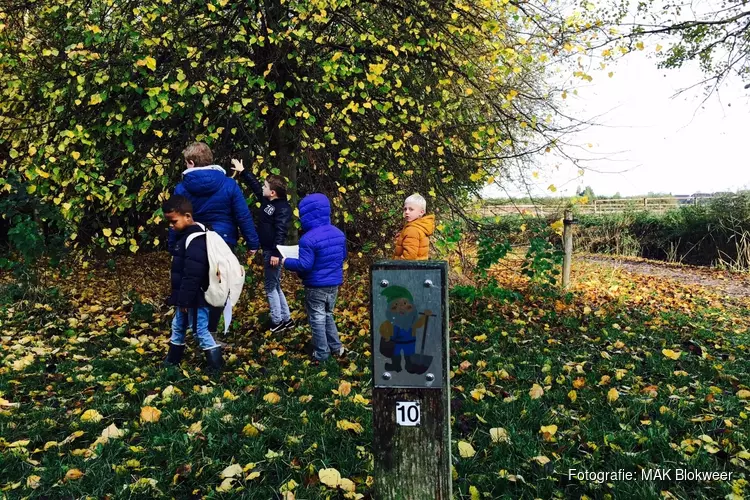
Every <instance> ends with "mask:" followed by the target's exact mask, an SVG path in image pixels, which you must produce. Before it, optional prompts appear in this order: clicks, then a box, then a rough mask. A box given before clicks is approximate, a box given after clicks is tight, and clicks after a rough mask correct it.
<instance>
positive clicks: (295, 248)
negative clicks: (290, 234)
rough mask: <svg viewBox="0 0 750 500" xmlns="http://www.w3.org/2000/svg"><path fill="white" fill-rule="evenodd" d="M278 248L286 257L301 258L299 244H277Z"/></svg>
mask: <svg viewBox="0 0 750 500" xmlns="http://www.w3.org/2000/svg"><path fill="white" fill-rule="evenodd" d="M276 248H277V249H278V250H279V253H280V254H281V256H282V257H284V258H285V259H299V245H291V246H285V245H276Z"/></svg>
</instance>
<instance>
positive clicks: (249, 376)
mask: <svg viewBox="0 0 750 500" xmlns="http://www.w3.org/2000/svg"><path fill="white" fill-rule="evenodd" d="M134 264H139V265H134ZM164 264H165V262H164V257H163V256H158V255H157V256H147V257H146V260H145V261H134V260H127V261H122V262H119V263H118V265H117V266H116V268H115V269H114V270H112V269H106V268H101V269H87V270H79V271H78V272H77V273H75V274H74V275H73V276H71V277H68V278H65V279H63V278H56V277H55V275H54V271H53V270H50V271H49V275H48V276H47V281H46V282H49V283H50V284H51V285H53V286H55V287H57V288H59V290H60V292H61V293H62V294H64V296H65V297H66V302H65V307H63V308H62V309H56V308H53V307H51V306H49V304H44V303H41V302H33V301H26V302H24V301H20V302H19V301H15V302H12V301H10V300H6V301H5V302H3V301H0V303H2V305H0V328H2V332H3V333H2V336H1V339H2V340H1V344H0V348H1V349H2V351H1V352H2V365H1V367H0V393H1V394H0V398H1V399H0V403H1V404H2V408H0V436H2V437H1V438H0V470H1V471H2V474H1V475H0V490H1V491H2V493H1V495H5V497H7V498H154V497H174V498H238V497H240V496H241V497H242V498H258V499H268V498H281V497H282V495H286V498H291V497H292V496H293V497H296V498H311V499H312V498H344V497H345V496H346V495H348V496H347V498H362V497H363V496H369V495H370V494H372V490H371V488H370V485H371V483H372V478H371V474H372V450H371V445H370V443H371V441H372V431H371V407H370V405H369V399H370V398H371V372H370V368H369V366H370V359H369V350H370V346H369V318H368V314H369V313H368V307H367V306H368V304H367V302H366V300H367V294H366V287H367V285H366V280H359V281H357V280H355V279H354V277H353V276H350V279H349V280H348V281H347V283H348V284H347V286H346V287H345V289H344V290H342V293H340V299H339V300H340V302H339V304H338V319H339V328H340V331H341V332H342V337H343V340H344V343H345V344H346V345H347V346H348V347H349V348H350V349H352V351H353V352H352V354H351V355H350V356H349V358H348V359H346V360H345V361H342V362H336V361H333V360H331V361H329V362H327V363H325V364H324V365H322V366H320V367H313V366H311V365H310V364H309V363H308V362H307V361H306V359H305V358H304V356H303V355H302V354H301V352H300V347H301V346H302V344H303V342H304V341H306V339H307V337H308V333H307V327H306V326H298V327H297V328H296V329H295V331H294V332H292V333H291V334H281V335H278V336H272V335H268V334H264V333H261V331H260V330H261V329H260V328H259V322H260V321H262V319H263V317H264V314H265V306H264V304H263V297H262V293H250V294H249V295H248V297H247V300H246V301H245V302H243V304H244V310H241V311H240V313H239V315H238V320H237V324H236V325H235V327H236V328H238V329H239V330H240V331H241V332H242V333H241V334H240V335H239V336H238V339H239V340H238V343H237V345H236V346H235V348H234V349H232V352H231V353H230V356H228V361H229V365H228V369H227V371H226V372H225V373H224V375H223V376H222V377H221V379H218V380H217V379H213V378H210V377H208V376H206V375H205V374H204V373H203V372H202V371H201V369H200V365H201V360H200V359H199V356H198V355H197V354H199V353H197V352H196V351H197V349H195V348H194V347H192V346H191V347H190V348H189V349H190V351H189V353H188V355H187V357H186V360H185V361H184V362H183V364H182V366H181V367H180V368H179V369H175V370H171V371H165V370H163V369H161V368H160V366H159V364H160V362H161V360H162V359H163V357H164V355H165V343H166V340H167V335H168V333H167V332H168V322H169V312H168V310H167V309H166V308H164V307H162V306H161V305H160V298H161V297H163V296H164V295H163V294H164V292H165V290H164V289H163V285H165V284H166V283H162V281H161V280H159V279H155V276H153V275H151V274H149V273H153V269H164V270H165V271H164V273H162V274H164V276H166V274H165V273H166V269H168V267H163V266H164ZM512 267H513V266H508V268H512ZM149 270H151V271H149ZM254 272H257V269H256V270H255V271H254ZM496 277H497V279H498V280H499V281H500V283H501V284H502V285H503V286H505V287H507V288H509V289H513V290H517V291H518V292H520V293H521V294H522V296H523V299H522V300H520V301H515V302H511V303H497V302H486V301H473V302H471V303H460V302H456V301H454V302H453V303H452V304H451V314H452V318H451V319H452V330H451V345H452V349H451V365H452V375H453V376H452V381H451V384H452V389H453V391H452V417H453V422H452V433H453V441H454V442H453V463H454V469H455V470H454V492H455V496H456V498H471V497H472V494H473V495H474V496H476V495H479V497H480V498H493V499H494V498H555V497H557V498H582V497H584V496H585V497H589V498H664V497H667V498H687V497H692V498H721V497H725V496H727V495H736V496H735V497H734V498H741V497H742V495H744V494H746V493H747V491H748V490H747V487H746V484H747V483H746V482H745V480H746V479H747V475H748V468H749V467H750V454H748V451H747V450H748V449H750V437H748V436H749V435H750V422H749V420H750V400H748V399H741V398H743V397H745V393H743V392H742V391H744V390H747V389H748V387H747V384H748V383H749V382H748V381H750V361H748V346H749V345H750V335H748V330H747V325H748V322H750V316H749V313H748V309H747V307H746V305H747V304H737V303H732V302H728V301H726V300H724V299H723V298H722V297H719V296H716V295H714V294H712V293H711V292H709V291H705V290H702V289H697V288H688V287H686V286H682V285H678V284H675V283H670V282H666V281H664V280H657V279H649V278H645V277H638V276H634V275H628V274H626V273H623V272H620V271H613V270H610V269H606V270H605V269H602V268H599V267H596V266H595V265H585V266H579V267H577V268H576V269H575V274H574V279H575V283H576V286H575V288H574V290H573V291H572V293H571V294H570V295H568V296H566V297H555V296H553V297H544V296H543V295H541V294H539V293H537V291H536V290H534V289H533V288H530V287H529V285H528V283H526V282H525V281H524V280H522V279H520V278H519V277H518V276H517V275H515V274H514V273H512V272H510V271H508V270H503V269H499V270H498V271H497V274H496ZM290 281H291V280H290ZM362 282H364V284H362ZM116 283H121V284H126V286H119V285H118V286H113V284H116ZM0 295H2V294H0ZM293 295H294V294H292V293H290V294H288V297H290V298H291V297H292V296H293ZM40 297H43V296H42V295H40ZM54 297H59V295H54ZM12 298H13V299H17V298H18V294H15V293H14V295H12ZM55 300H60V299H55ZM298 300H299V299H298V298H295V299H293V300H292V307H293V309H294V310H297V311H300V310H301V304H300V303H299V302H298ZM55 304H56V305H57V303H55ZM45 306H48V307H45ZM59 311H64V313H61V312H59ZM678 352H679V357H678V358H677V359H672V358H671V357H668V356H667V354H669V355H671V356H672V357H675V356H676V353H678ZM665 353H666V354H665ZM342 382H344V383H342ZM347 383H348V384H351V388H350V389H349V387H348V384H347ZM534 384H537V385H539V386H540V387H541V388H542V389H543V391H544V393H543V395H542V396H541V397H538V398H533V397H532V395H530V390H531V389H532V386H533V385H534ZM612 389H614V390H615V391H616V393H617V396H618V397H617V399H614V398H613V397H612V392H611V390H612ZM571 391H575V396H573V393H572V392H571ZM274 395H276V396H278V401H277V399H276V397H274ZM608 395H609V398H608ZM748 396H750V394H748ZM143 407H152V408H156V409H158V410H159V411H160V412H161V414H160V418H159V419H158V421H156V422H146V421H143V420H142V418H141V412H142V408H143ZM88 410H96V412H97V415H99V416H100V417H101V419H100V420H99V418H98V417H97V416H95V417H94V418H93V419H89V417H90V416H91V415H92V412H88V413H87V411H88ZM82 417H83V418H82ZM341 421H348V422H351V423H355V424H356V423H359V424H361V432H358V431H359V429H357V428H356V426H355V430H341V429H340V426H338V425H337V423H338V422H341ZM112 424H114V425H115V427H116V428H117V429H118V430H119V431H122V433H123V434H122V436H120V437H111V438H110V439H108V440H107V441H106V442H105V443H101V440H100V442H99V443H97V438H100V436H101V435H102V432H103V431H104V430H105V429H106V428H108V427H109V426H110V425H112ZM552 425H554V426H556V430H555V432H554V433H551V432H550V428H549V427H547V426H552ZM543 426H544V427H545V428H546V429H547V434H544V433H543V432H540V431H541V428H542V427H543ZM493 428H503V429H505V430H506V431H507V435H508V438H509V439H508V442H497V443H496V442H493V439H492V437H491V433H490V430H491V429H493ZM459 441H465V442H467V443H469V444H470V445H471V446H472V447H473V449H474V450H476V454H475V455H473V456H471V457H461V456H460V455H459V452H458V449H457V443H458V442H459ZM547 460H548V461H547ZM233 464H239V465H240V466H241V468H242V469H244V470H243V471H241V472H238V470H237V469H236V468H235V469H230V470H229V471H228V472H225V475H230V476H231V477H229V478H223V477H221V475H222V472H224V471H226V470H227V469H228V467H230V466H232V465H233ZM679 467H684V468H688V469H697V470H700V471H709V472H710V471H728V472H732V473H733V476H732V478H733V480H732V481H725V482H721V481H714V482H687V481H684V482H678V481H675V480H672V481H611V482H608V483H596V482H591V481H580V480H578V479H576V478H575V477H572V478H569V475H568V470H569V469H577V470H579V471H591V472H600V471H616V470H618V469H625V470H627V471H637V472H639V471H640V470H641V469H644V470H648V469H654V468H660V469H665V468H673V469H674V468H679ZM324 468H335V469H337V470H338V471H339V472H340V473H341V476H342V477H344V478H349V479H351V480H352V481H353V483H354V485H355V491H354V492H345V491H343V490H341V489H336V488H331V487H329V486H326V485H325V484H322V483H321V482H320V480H319V475H318V473H319V471H320V470H321V469H324ZM71 471H73V472H71ZM76 471H79V472H80V473H82V475H81V476H80V477H79V475H78V473H77V472H76ZM222 484H223V485H224V487H223V488H222ZM222 489H226V490H227V491H221V490H222ZM290 492H291V496H290ZM669 495H671V497H670V496H669Z"/></svg>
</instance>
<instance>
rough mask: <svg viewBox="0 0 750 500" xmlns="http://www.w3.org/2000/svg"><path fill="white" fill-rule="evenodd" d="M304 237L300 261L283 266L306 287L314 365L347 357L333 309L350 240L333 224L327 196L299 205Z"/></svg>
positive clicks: (286, 261) (316, 196)
mask: <svg viewBox="0 0 750 500" xmlns="http://www.w3.org/2000/svg"><path fill="white" fill-rule="evenodd" d="M299 216H300V220H301V222H302V231H303V232H304V234H303V235H302V237H301V238H300V240H299V258H298V259H293V258H288V259H284V260H283V261H282V266H283V267H285V268H286V269H289V270H290V271H294V272H296V273H297V274H298V275H299V277H300V279H301V280H302V284H303V285H304V286H305V309H306V310H307V319H308V321H309V322H310V329H311V330H312V347H313V352H312V356H313V359H314V361H316V362H320V361H325V360H326V359H328V356H329V355H330V354H331V353H333V354H334V355H336V356H342V355H343V354H344V348H343V346H342V345H341V340H339V334H338V330H337V329H336V321H335V320H334V317H333V309H334V306H335V305H336V297H337V295H338V291H339V286H340V285H341V284H342V283H343V281H344V261H345V260H346V255H347V254H346V236H344V233H343V232H341V230H340V229H339V228H337V227H336V226H334V225H332V224H331V203H330V202H329V201H328V198H327V197H326V196H325V195H324V194H320V193H315V194H311V195H308V196H305V197H304V198H303V199H302V201H300V203H299Z"/></svg>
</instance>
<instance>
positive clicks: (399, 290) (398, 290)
mask: <svg viewBox="0 0 750 500" xmlns="http://www.w3.org/2000/svg"><path fill="white" fill-rule="evenodd" d="M380 295H382V296H384V297H385V298H387V299H388V302H393V301H394V300H397V299H406V300H408V301H409V302H412V303H413V302H414V297H412V296H411V292H409V290H407V289H406V288H404V287H402V286H389V287H388V288H386V289H385V290H383V291H382V292H380Z"/></svg>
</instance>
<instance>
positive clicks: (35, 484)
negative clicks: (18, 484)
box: [26, 476, 42, 490]
mask: <svg viewBox="0 0 750 500" xmlns="http://www.w3.org/2000/svg"><path fill="white" fill-rule="evenodd" d="M41 485H42V478H41V477H39V476H29V477H27V478H26V487H27V488H31V489H32V490H35V489H37V488H39V487H40V486H41Z"/></svg>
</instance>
